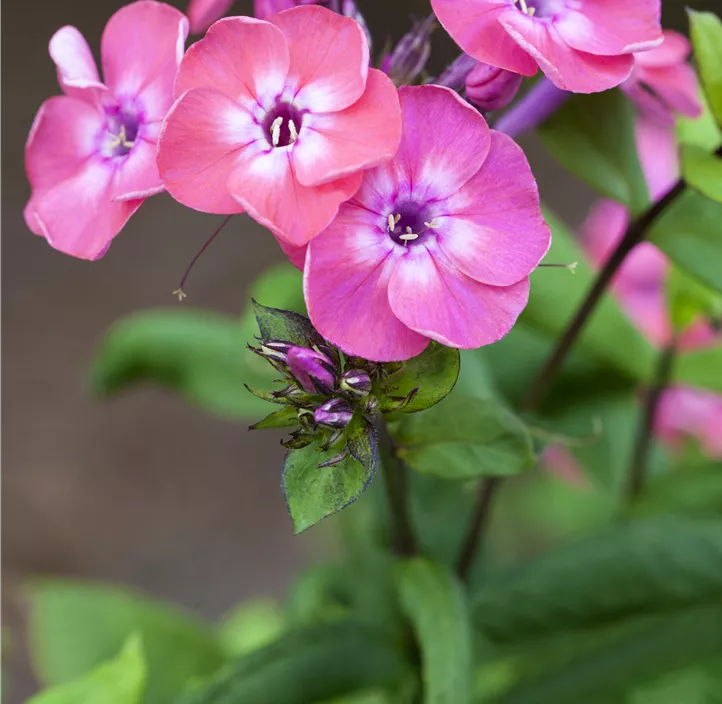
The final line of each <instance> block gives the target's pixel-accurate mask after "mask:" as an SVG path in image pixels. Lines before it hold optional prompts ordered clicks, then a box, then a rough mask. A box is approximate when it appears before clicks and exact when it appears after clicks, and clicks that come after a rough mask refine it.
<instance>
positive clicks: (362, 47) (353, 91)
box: [269, 5, 369, 112]
mask: <svg viewBox="0 0 722 704" xmlns="http://www.w3.org/2000/svg"><path fill="white" fill-rule="evenodd" d="M269 22H273V24H275V25H276V26H277V27H278V28H279V29H280V30H281V31H282V32H283V33H284V34H285V35H286V39H287V40H288V47H289V50H290V52H291V66H290V69H289V72H288V81H289V84H290V85H295V86H296V96H295V97H294V99H293V103H294V105H296V106H297V107H298V108H299V109H307V110H311V111H313V112H335V111H337V110H343V109H344V108H347V107H348V106H349V105H353V103H355V102H356V101H357V100H358V99H359V98H360V97H361V95H362V94H363V92H364V88H365V87H366V77H367V74H368V67H369V46H368V40H367V39H366V35H365V34H364V31H363V29H361V26H360V25H359V23H358V22H356V20H353V19H351V18H349V17H343V16H341V15H339V14H336V13H335V12H331V11H330V10H327V9H326V8H325V7H319V6H317V5H305V6H299V7H294V8H293V9H291V10H286V11H285V12H281V13H280V14H278V15H273V16H272V17H270V18H269Z"/></svg>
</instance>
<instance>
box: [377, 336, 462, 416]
mask: <svg viewBox="0 0 722 704" xmlns="http://www.w3.org/2000/svg"><path fill="white" fill-rule="evenodd" d="M458 377H459V350H456V349H453V348H451V347H444V345H441V344H439V343H438V342H431V343H430V344H429V346H428V347H427V348H426V349H425V350H424V351H423V352H422V353H421V354H420V355H418V356H417V357H414V358H413V359H410V360H408V361H407V362H404V364H403V366H402V367H401V369H399V370H398V371H397V372H395V373H393V374H391V375H390V376H389V380H388V383H389V386H391V387H396V388H395V390H394V391H393V394H394V396H406V395H407V394H408V393H410V392H411V391H412V390H413V389H415V388H417V387H418V389H419V390H418V392H417V393H416V396H414V398H413V400H412V401H411V402H410V403H409V404H408V405H407V406H404V408H403V409H401V410H402V413H416V412H417V411H423V410H424V409H426V408H430V407H431V406H433V405H434V404H436V403H438V402H439V401H441V400H442V399H443V398H445V397H446V396H447V395H448V394H449V393H450V392H451V390H452V389H453V388H454V384H456V380H457V379H458Z"/></svg>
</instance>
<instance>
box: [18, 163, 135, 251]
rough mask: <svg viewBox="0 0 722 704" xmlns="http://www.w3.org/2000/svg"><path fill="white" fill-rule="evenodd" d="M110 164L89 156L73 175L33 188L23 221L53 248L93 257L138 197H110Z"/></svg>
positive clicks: (107, 242)
mask: <svg viewBox="0 0 722 704" xmlns="http://www.w3.org/2000/svg"><path fill="white" fill-rule="evenodd" d="M112 178H113V167H112V166H109V165H108V164H107V163H105V162H102V161H97V160H95V159H92V160H89V161H88V162H87V164H86V166H85V167H84V168H82V169H81V170H80V171H79V172H77V173H76V174H75V175H74V176H71V177H70V178H68V179H66V180H64V181H61V182H59V183H58V184H56V185H54V186H52V187H50V188H47V189H39V190H37V191H34V192H33V195H32V197H31V199H30V201H29V202H28V204H27V206H26V207H25V221H26V222H27V224H28V227H29V228H30V229H31V230H32V231H33V232H34V233H35V234H39V235H42V236H44V237H45V239H46V240H47V241H48V243H49V244H50V245H51V246H52V247H54V248H55V249H58V250H60V251H61V252H65V253H66V254H70V255H72V256H74V257H78V258H80V259H89V260H91V261H92V260H95V259H98V258H99V257H100V256H102V255H103V254H104V253H105V252H106V251H107V249H108V247H109V245H110V243H111V241H112V239H113V238H114V237H115V236H116V235H117V234H118V233H119V232H120V230H121V229H122V228H123V226H124V225H125V223H126V222H127V221H128V218H129V217H130V216H131V215H132V214H133V213H134V212H135V211H136V210H138V208H139V207H140V206H141V205H142V203H143V201H142V200H129V201H112V200H111V199H110V188H111V180H112Z"/></svg>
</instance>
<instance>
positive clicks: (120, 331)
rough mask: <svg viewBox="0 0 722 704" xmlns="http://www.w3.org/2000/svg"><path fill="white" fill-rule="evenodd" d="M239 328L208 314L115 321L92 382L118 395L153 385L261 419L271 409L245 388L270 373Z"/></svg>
mask: <svg viewBox="0 0 722 704" xmlns="http://www.w3.org/2000/svg"><path fill="white" fill-rule="evenodd" d="M245 346H246V337H245V335H244V332H243V330H242V327H241V325H240V324H239V323H238V322H236V321H234V320H232V319H230V318H225V317H222V316H219V315H216V314H213V313H208V312H206V311H200V310H192V309H190V310H189V309H187V308H186V309H183V310H179V309H164V308H160V309H157V310H150V311H143V312H140V313H135V314H133V315H131V316H129V317H127V318H124V319H122V320H120V321H118V322H116V323H115V324H114V325H113V327H112V328H111V329H110V330H109V331H108V333H107V335H106V337H105V339H104V341H103V343H102V345H101V347H100V349H99V350H98V351H97V352H96V355H95V359H94V360H93V365H92V370H91V384H92V387H93V389H94V391H95V392H96V393H99V394H102V395H112V394H116V393H118V392H120V391H123V390H124V389H127V388H128V387H130V386H131V385H133V384H137V383H140V382H152V383H155V384H159V385H160V386H163V387H165V388H167V389H171V390H172V391H175V392H176V393H178V394H180V395H181V396H182V397H183V398H184V399H185V400H186V401H188V402H190V403H191V404H194V405H198V406H200V407H201V408H203V409H205V410H208V411H211V412H213V413H216V414H218V415H220V416H222V417H226V418H231V419H238V418H241V419H249V418H253V417H254V416H255V417H257V416H258V415H260V414H261V413H263V412H264V411H265V412H267V410H268V406H267V405H266V404H265V403H263V402H262V401H260V400H259V399H257V398H255V397H254V396H252V395H251V394H250V393H248V391H247V390H246V389H245V388H244V386H243V385H244V384H249V385H251V386H254V385H259V386H265V385H267V384H268V383H270V381H271V379H272V378H273V376H272V369H271V367H270V366H268V365H267V364H266V363H265V362H264V361H263V360H261V359H259V358H257V357H256V356H255V355H253V354H252V353H250V352H248V350H246V349H245Z"/></svg>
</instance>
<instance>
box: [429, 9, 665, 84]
mask: <svg viewBox="0 0 722 704" xmlns="http://www.w3.org/2000/svg"><path fill="white" fill-rule="evenodd" d="M431 5H432V7H433V8H434V12H435V13H436V15H437V17H438V18H439V21H440V22H441V24H442V25H443V26H444V27H445V28H446V30H447V31H448V32H449V34H450V35H451V36H452V38H453V39H454V40H455V41H456V43H457V44H459V46H460V47H461V48H462V49H463V50H464V51H465V52H466V53H467V54H470V55H471V56H473V57H474V58H475V59H477V60H479V61H481V62H483V63H486V64H491V65H492V66H498V67H500V68H504V69H507V70H508V71H514V72H515V73H519V74H521V75H523V76H533V75H534V74H535V73H536V71H537V68H541V70H542V71H543V72H544V73H545V74H546V76H547V77H548V78H549V80H550V81H552V83H554V85H555V86H557V87H558V88H562V89H564V90H568V91H572V92H574V93H594V92H598V91H602V90H607V89H608V88H613V87H614V86H616V85H619V84H620V83H621V82H622V81H624V80H625V79H626V78H627V77H628V76H629V74H630V73H631V71H632V66H633V64H634V57H633V54H634V53H636V52H642V51H646V50H648V49H651V48H653V47H655V46H657V45H658V44H660V43H661V42H662V28H661V26H660V14H661V0H631V1H630V0H432V2H431Z"/></svg>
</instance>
